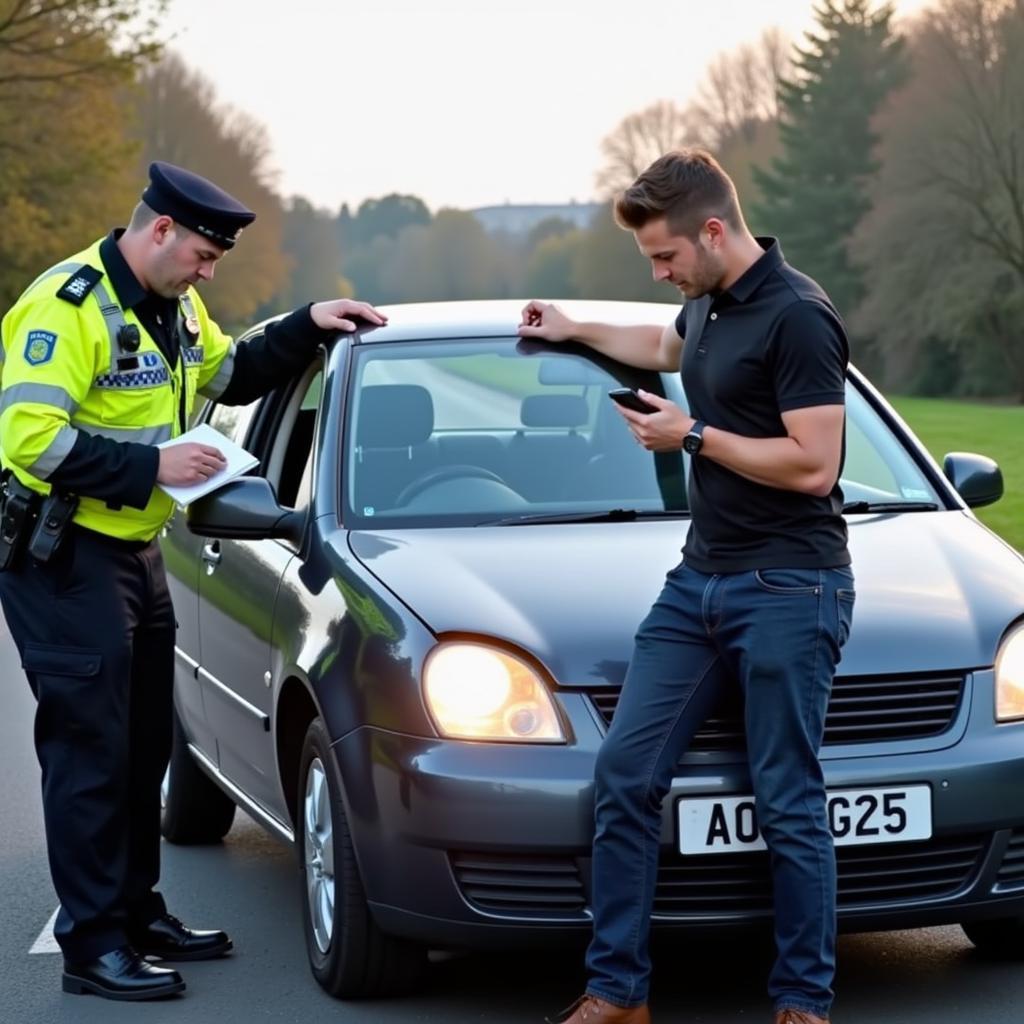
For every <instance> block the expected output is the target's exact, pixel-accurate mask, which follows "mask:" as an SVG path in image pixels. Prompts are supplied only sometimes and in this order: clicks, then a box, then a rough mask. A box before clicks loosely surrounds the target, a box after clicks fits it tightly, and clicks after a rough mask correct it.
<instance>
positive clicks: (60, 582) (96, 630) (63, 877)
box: [0, 527, 174, 961]
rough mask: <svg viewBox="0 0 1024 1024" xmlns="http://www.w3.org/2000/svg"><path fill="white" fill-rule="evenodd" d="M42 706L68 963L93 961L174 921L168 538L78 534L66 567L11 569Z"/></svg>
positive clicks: (7, 594)
mask: <svg viewBox="0 0 1024 1024" xmlns="http://www.w3.org/2000/svg"><path fill="white" fill-rule="evenodd" d="M0 599H2V603H3V610H4V615H5V616H6V619H7V624H8V626H9V627H10V630H11V634H12V636H13V637H14V640H15V643H16V644H17V646H18V650H19V651H20V653H21V657H22V665H23V667H24V669H25V673H26V675H27V676H28V681H29V685H30V686H31V687H32V692H33V693H34V694H35V696H36V700H37V702H38V707H37V711H36V720H35V741H36V752H37V754H38V756H39V763H40V765H41V766H42V781H43V810H44V816H45V821H46V841H47V848H48V852H49V858H50V871H51V874H52V876H53V882H54V886H55V888H56V890H57V896H58V897H59V899H60V912H59V914H58V915H57V923H56V927H55V934H56V938H57V941H58V942H59V943H60V946H61V948H62V950H63V951H64V956H65V959H67V960H72V961H83V960H91V959H93V958H94V957H97V956H99V955H101V954H103V953H105V952H109V951H110V950H111V949H114V948H116V947H117V946H120V945H123V944H125V943H126V942H127V941H128V932H129V930H130V929H131V928H132V926H133V925H140V924H145V923H147V922H149V921H151V920H153V919H154V918H156V917H158V916H159V915H161V914H163V913H164V911H165V908H164V903H163V899H162V898H161V896H160V895H159V894H158V893H157V892H155V890H154V886H155V885H156V883H157V879H158V878H159V875H160V783H161V780H162V778H163V773H164V769H165V767H166V765H167V759H168V756H169V753H170V743H171V715H172V703H171V701H172V696H171V694H172V682H173V675H174V612H173V610H172V607H171V599H170V595H169V593H168V590H167V580H166V577H165V575H164V567H163V562H162V560H161V557H160V551H159V549H158V547H157V545H156V543H155V542H153V543H150V544H145V543H142V542H138V543H135V542H124V541H116V540H113V539H111V538H106V537H103V536H101V535H99V534H96V533H92V532H90V531H87V530H82V529H79V528H77V527H76V528H75V529H74V531H73V532H72V534H71V535H70V536H69V537H68V538H67V546H66V548H65V549H63V550H61V551H60V552H59V553H58V555H57V556H56V558H55V560H54V562H53V564H50V565H46V566H37V565H35V564H34V563H33V562H31V561H27V562H26V564H25V565H24V566H23V567H22V569H21V570H20V571H16V572H7V573H0Z"/></svg>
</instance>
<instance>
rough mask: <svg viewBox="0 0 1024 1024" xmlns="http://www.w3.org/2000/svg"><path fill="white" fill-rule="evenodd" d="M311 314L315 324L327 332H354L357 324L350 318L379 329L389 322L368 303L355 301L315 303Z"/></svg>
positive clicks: (332, 300)
mask: <svg viewBox="0 0 1024 1024" xmlns="http://www.w3.org/2000/svg"><path fill="white" fill-rule="evenodd" d="M309 314H310V316H311V317H312V318H313V323H315V324H316V325H317V327H322V328H323V329H324V330H325V331H354V330H355V329H356V322H355V320H350V319H347V318H348V317H358V318H359V319H360V320H364V321H366V322H367V323H371V324H376V325H377V326H378V327H383V325H384V324H386V323H387V322H388V318H387V317H386V316H385V315H384V314H383V313H378V312H377V310H375V309H374V308H373V306H371V305H370V304H369V303H368V302H356V301H355V299H329V300H328V301H326V302H314V303H313V305H312V306H311V307H310V310H309Z"/></svg>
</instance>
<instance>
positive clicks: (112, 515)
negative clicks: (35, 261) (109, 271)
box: [0, 241, 234, 540]
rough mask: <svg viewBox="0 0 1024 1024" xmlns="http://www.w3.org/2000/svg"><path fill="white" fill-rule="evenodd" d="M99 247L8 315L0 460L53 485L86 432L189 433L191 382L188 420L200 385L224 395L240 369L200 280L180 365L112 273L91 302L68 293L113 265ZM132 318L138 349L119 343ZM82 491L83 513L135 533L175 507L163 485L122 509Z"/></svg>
mask: <svg viewBox="0 0 1024 1024" xmlns="http://www.w3.org/2000/svg"><path fill="white" fill-rule="evenodd" d="M99 246H100V242H99V241H97V242H95V243H94V244H93V245H91V246H90V247H89V248H88V249H86V250H84V251H83V252H80V253H78V254H77V255H75V256H73V257H71V259H70V260H66V261H62V262H61V263H59V264H57V265H56V266H55V267H52V268H50V270H48V271H46V272H44V273H43V274H42V275H40V277H38V278H37V279H36V280H35V281H34V282H33V283H32V284H31V285H30V286H29V288H28V289H27V290H26V291H25V292H24V294H22V296H21V297H20V298H19V299H18V301H17V302H16V303H15V304H14V306H13V307H12V308H11V310H10V311H9V312H8V313H7V315H6V316H5V317H4V319H3V327H2V347H0V462H2V464H3V465H4V466H6V467H9V468H11V469H12V470H13V472H14V473H15V474H16V475H17V477H18V479H20V480H21V481H22V482H23V483H24V484H25V485H26V486H28V487H31V488H33V489H34V490H36V491H39V492H40V493H44V494H45V493H48V492H49V490H50V485H49V483H48V480H49V477H50V476H51V474H52V473H53V472H54V470H56V468H57V467H58V466H59V465H60V464H61V462H62V461H63V459H64V458H65V457H66V456H67V454H68V453H69V452H70V451H71V449H72V447H73V445H74V444H75V440H76V437H77V434H78V432H79V431H85V432H87V433H90V434H95V435H99V436H102V437H105V438H108V439H110V440H113V441H117V442H135V443H138V444H146V445H154V444H159V443H160V442H161V441H166V440H169V439H170V438H172V437H176V436H178V434H179V433H181V425H180V421H179V405H180V395H181V390H182V388H183V387H184V389H185V419H186V422H187V420H188V416H189V414H190V413H191V411H192V406H193V402H194V400H195V396H196V393H197V391H198V392H202V393H203V394H204V395H206V396H208V397H216V396H217V395H219V394H220V393H221V392H222V391H223V390H224V388H225V387H226V386H227V384H228V381H229V380H230V378H231V371H232V366H233V362H234V343H233V342H232V341H231V339H230V338H229V337H228V336H227V335H225V334H224V333H223V332H222V331H221V330H220V328H219V327H218V326H217V325H216V323H214V322H213V320H211V319H210V317H209V314H208V313H207V311H206V307H205V306H204V305H203V303H202V300H201V299H200V298H199V296H198V294H197V293H196V292H195V291H194V290H193V289H191V288H190V289H189V291H188V294H187V300H186V301H185V302H183V304H184V305H188V304H191V307H192V310H191V311H192V312H194V314H195V319H196V320H197V321H198V326H199V331H198V334H196V335H193V336H192V339H193V340H192V344H191V345H190V346H189V347H184V346H182V348H181V355H180V358H179V360H178V363H177V365H176V366H174V367H171V366H169V365H168V363H167V360H166V358H165V357H164V355H163V353H162V352H161V351H160V349H159V347H158V346H157V344H156V342H155V341H154V340H153V338H152V337H151V335H150V334H149V333H148V332H147V331H146V328H145V327H144V326H143V325H142V323H141V322H140V321H139V319H138V318H137V317H136V316H135V314H134V313H133V312H132V311H131V310H122V309H121V307H120V306H119V305H118V298H117V295H116V294H115V293H114V290H113V287H112V285H111V282H110V279H109V277H107V276H106V274H105V273H104V276H103V278H102V279H101V280H100V281H99V283H98V284H97V285H96V286H95V288H93V289H92V292H91V294H89V295H87V296H85V298H84V300H83V301H82V304H81V305H78V306H76V305H75V304H74V303H72V302H68V301H67V300H65V299H62V298H58V297H57V292H58V290H59V289H60V288H61V287H62V286H63V285H64V284H65V282H66V281H68V280H69V278H70V277H72V275H73V274H74V273H75V272H76V270H77V269H78V268H80V267H81V266H82V265H83V264H87V265H89V266H91V267H94V268H96V269H97V270H102V269H103V262H102V260H101V259H100V255H99ZM124 323H128V324H134V325H135V326H136V327H137V328H138V330H139V338H140V343H139V347H138V350H137V351H135V352H132V353H126V352H122V351H120V349H119V346H118V344H117V328H118V327H119V326H120V325H121V324H124ZM119 360H120V362H119ZM80 498H81V500H80V503H79V506H78V511H77V513H76V514H75V521H76V522H78V523H80V524H81V525H82V526H85V527H88V528H89V529H92V530H97V531H99V532H101V533H105V534H108V535H110V536H113V537H120V538H123V539H126V540H148V539H150V538H152V537H154V536H156V534H157V532H158V531H159V530H160V527H161V526H162V525H163V524H164V523H165V522H166V521H167V519H168V518H169V517H170V515H171V513H172V512H173V503H172V501H171V499H170V498H169V497H167V495H165V494H164V492H163V491H162V490H160V489H159V488H157V487H154V488H153V492H152V495H151V496H150V499H149V503H148V504H147V505H146V507H145V508H144V509H136V508H130V507H127V506H125V507H121V508H118V509H112V508H110V507H108V505H107V504H106V503H105V502H103V501H100V500H98V499H96V498H90V497H88V496H87V495H81V496H80Z"/></svg>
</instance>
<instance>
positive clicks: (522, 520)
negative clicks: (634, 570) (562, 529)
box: [477, 508, 690, 526]
mask: <svg viewBox="0 0 1024 1024" xmlns="http://www.w3.org/2000/svg"><path fill="white" fill-rule="evenodd" d="M689 514H690V513H689V512H688V511H687V510H686V509H682V508H678V509H657V510H650V511H640V510H638V509H635V508H610V509H604V510H602V511H600V512H540V513H537V514H535V515H526V516H509V517H508V518H507V519H495V520H492V521H490V522H485V523H478V524H477V525H479V526H532V525H534V524H544V523H630V522H633V521H634V520H635V519H678V518H680V517H683V516H688V515H689Z"/></svg>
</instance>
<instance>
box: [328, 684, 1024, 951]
mask: <svg viewBox="0 0 1024 1024" xmlns="http://www.w3.org/2000/svg"><path fill="white" fill-rule="evenodd" d="M976 681H977V680H976ZM562 702H563V705H564V706H565V709H566V711H567V713H568V714H569V717H570V719H571V721H572V724H573V729H574V733H575V735H576V739H575V740H574V742H573V743H572V744H569V745H564V746H540V745H537V746H533V745H525V744H488V743H468V742H456V741H447V740H437V739H428V738H423V737H414V736H407V735H401V734H396V733H389V732H384V731H380V730H375V729H372V728H363V729H359V730H356V731H355V732H352V733H350V734H348V735H347V736H345V737H344V738H343V739H341V740H340V741H338V743H336V744H335V747H334V749H335V751H336V755H337V757H338V761H339V764H340V767H341V771H342V777H343V778H345V779H346V780H358V785H350V786H349V788H348V791H347V793H346V802H347V810H348V814H349V825H350V828H351V832H352V837H353V842H354V846H355V851H356V856H357V858H358V860H359V865H360V870H361V873H362V877H363V883H364V886H365V889H366V893H367V897H368V899H369V901H370V904H371V906H372V908H373V912H374V915H375V917H376V919H377V922H378V924H379V925H380V926H381V927H382V928H383V929H384V930H385V931H387V932H389V933H392V934H396V935H402V936H405V937H408V938H411V939H415V940H418V941H420V942H424V943H426V944H429V945H431V946H435V947H445V946H454V947H457V946H466V945H473V946H481V945H484V946H491V947H502V946H513V945H519V944H527V943H529V944H534V943H536V942H538V941H543V940H544V939H551V940H555V941H561V940H563V939H565V938H567V937H569V936H580V937H585V936H586V935H588V934H589V932H590V915H589V910H588V906H589V902H590V843H591V837H592V834H593V825H592V818H593V810H592V808H593V782H592V777H593V766H594V757H595V754H596V751H597V747H598V745H599V743H600V731H599V730H598V729H597V728H596V727H595V724H594V719H593V715H592V712H591V710H590V708H589V705H588V704H587V701H586V699H585V698H584V697H583V695H581V694H566V695H562ZM973 703H975V704H977V703H978V702H977V701H975V702H973ZM974 710H975V711H978V708H977V707H975V709H974ZM963 711H964V716H963V720H961V721H959V722H958V723H957V727H956V728H954V729H953V730H951V733H950V734H949V735H947V736H945V737H942V738H940V739H941V740H942V741H943V742H942V743H941V744H937V745H938V746H940V747H941V749H931V750H924V749H920V745H918V749H915V750H914V751H913V752H900V753H896V752H894V751H893V750H891V749H890V750H887V751H886V752H884V753H875V752H874V751H873V750H872V748H870V747H868V748H863V747H862V748H857V750H856V751H855V752H852V753H851V754H850V756H842V757H831V756H826V757H825V758H824V759H823V764H824V767H825V775H826V782H827V785H828V787H829V789H844V788H872V787H880V786H899V785H910V784H922V783H924V784H927V785H929V786H930V787H931V792H932V827H933V834H932V838H931V839H929V840H926V841H922V842H913V843H890V844H887V845H877V846H875V845H871V846H852V847H839V848H837V851H836V853H837V864H838V877H839V897H838V912H839V920H840V926H841V927H842V928H843V929H845V930H876V929H885V928H906V927H919V926H926V925H936V924H945V923H952V922H959V921H964V920H968V919H971V918H985V917H989V918H992V917H1000V918H1001V917H1013V916H1024V786H1022V785H1021V783H1020V780H1021V779H1022V778H1024V726H1004V727H995V726H994V725H992V724H991V714H989V721H988V723H984V722H983V718H982V716H978V715H972V717H974V718H975V720H976V721H978V722H980V723H982V724H980V725H979V726H978V727H977V728H975V729H971V728H968V727H967V722H966V718H967V708H966V707H964V709H963ZM849 750H850V748H844V750H843V752H844V753H846V751H849ZM749 792H750V782H749V776H748V774H747V768H746V765H745V763H742V762H737V761H735V760H733V761H731V762H729V761H726V760H722V761H720V762H719V763H716V762H715V761H714V759H705V760H704V761H702V762H701V763H698V764H693V763H684V765H682V766H681V767H680V770H679V772H678V774H677V777H676V778H675V779H674V781H673V786H672V791H671V792H670V794H669V796H668V797H667V798H666V801H665V809H666V810H665V814H664V818H663V821H664V825H663V833H662V856H661V865H660V869H659V874H658V884H657V890H656V894H655V904H654V913H653V922H654V925H655V927H658V928H662V927H664V928H694V927H726V926H734V925H744V924H752V923H755V922H757V921H759V920H767V919H770V917H771V914H772V907H771V885H770V878H769V874H768V861H767V855H766V854H764V853H735V854H732V853H730V854H715V855H712V856H696V857H695V856H687V857H684V856H682V855H680V854H679V853H678V852H677V849H678V847H677V839H676V834H675V820H674V819H675V814H674V811H673V809H674V807H675V804H676V800H677V799H678V798H679V797H680V796H684V795H686V796H709V795H715V796H726V795H736V794H746V793H749Z"/></svg>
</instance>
